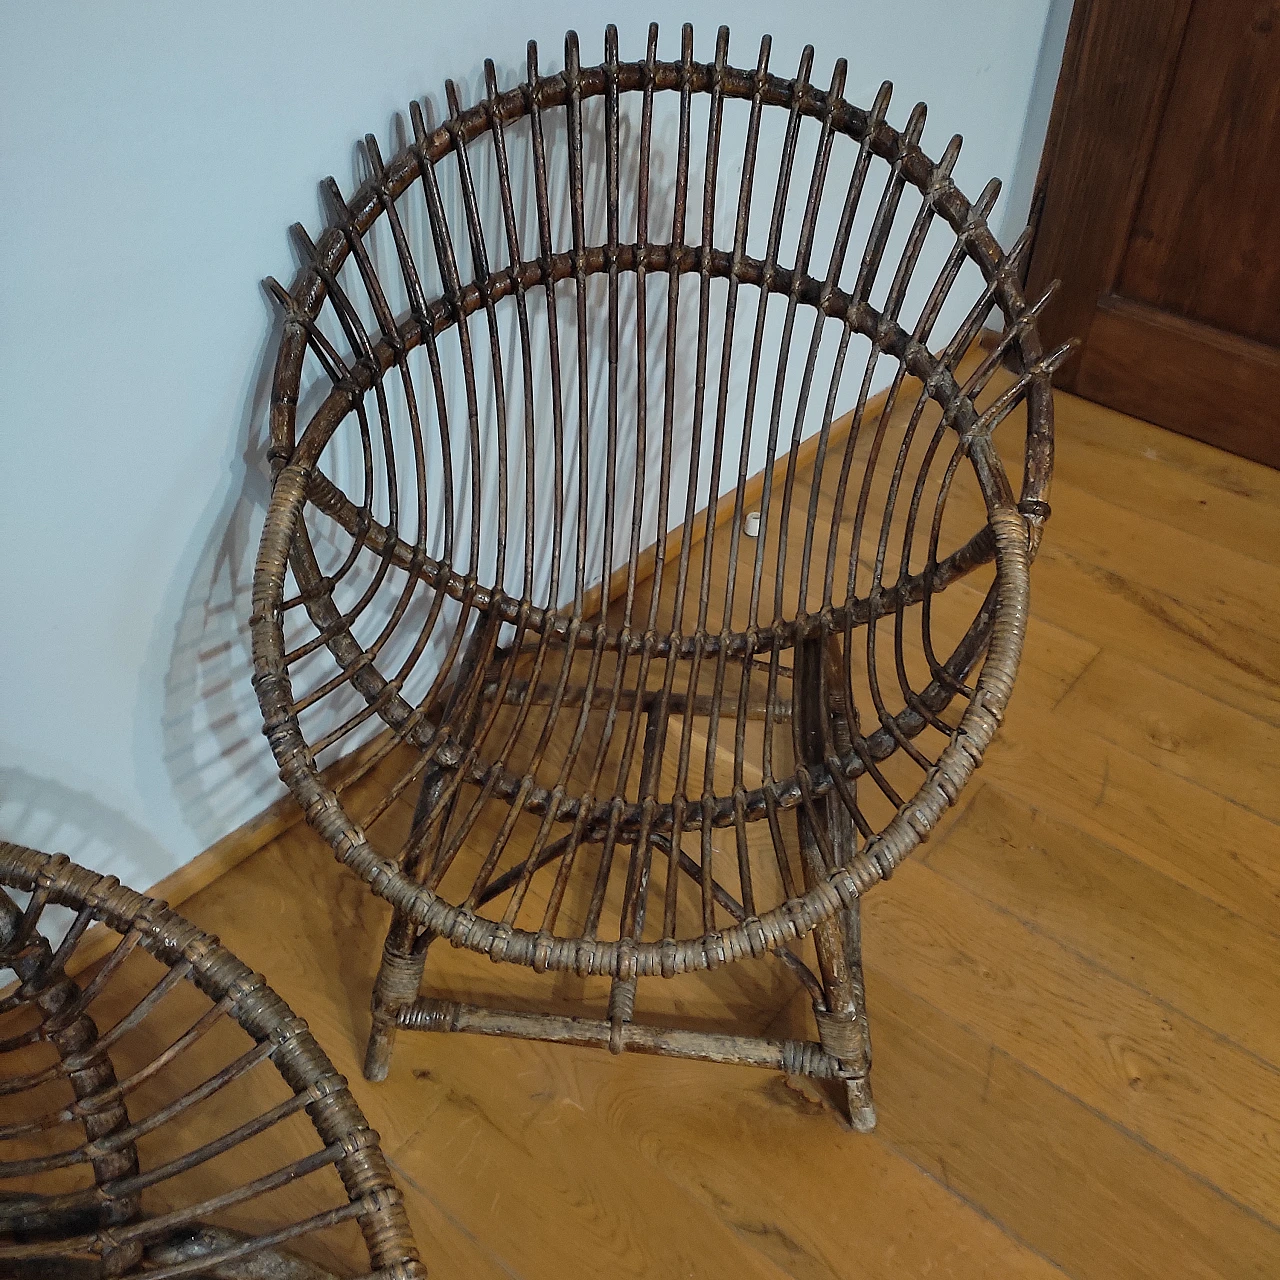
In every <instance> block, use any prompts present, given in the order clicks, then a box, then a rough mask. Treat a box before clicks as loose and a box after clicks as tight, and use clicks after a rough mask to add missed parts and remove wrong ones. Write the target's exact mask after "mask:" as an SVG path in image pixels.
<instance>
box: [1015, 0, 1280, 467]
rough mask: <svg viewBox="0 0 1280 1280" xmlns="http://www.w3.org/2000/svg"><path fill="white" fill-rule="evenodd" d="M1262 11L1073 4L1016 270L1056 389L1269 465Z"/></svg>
mask: <svg viewBox="0 0 1280 1280" xmlns="http://www.w3.org/2000/svg"><path fill="white" fill-rule="evenodd" d="M1278 121H1280V7H1277V6H1276V4H1275V3H1274V2H1273V0H1176V2H1175V3H1167V2H1160V0H1080V2H1079V3H1078V4H1077V5H1076V8H1075V12H1074V14H1073V18H1072V26H1071V31H1070V33H1069V37H1068V41H1067V46H1066V51H1065V56H1064V61H1063V66H1062V72H1061V78H1060V80H1059V84H1058V91H1057V94H1056V96H1055V98H1054V109H1053V118H1052V120H1051V123H1050V127H1049V131H1048V138H1047V143H1046V147H1045V152H1044V157H1043V160H1042V165H1041V172H1040V179H1039V183H1038V186H1037V192H1036V198H1035V201H1034V205H1033V208H1034V213H1033V216H1034V217H1035V218H1036V219H1037V223H1038V229H1037V234H1036V240H1035V245H1034V248H1033V252H1032V257H1031V262H1030V266H1029V269H1028V281H1029V285H1030V287H1031V288H1032V289H1033V290H1035V291H1038V290H1040V289H1043V288H1044V287H1045V285H1046V284H1047V283H1048V282H1049V281H1050V280H1052V279H1054V278H1060V279H1061V280H1062V281H1063V286H1064V287H1063V289H1062V294H1061V303H1060V305H1059V306H1058V307H1057V308H1056V309H1055V310H1054V312H1053V314H1051V315H1049V316H1047V317H1046V319H1045V322H1044V324H1043V326H1042V329H1043V332H1044V334H1045V336H1046V338H1047V339H1048V341H1049V342H1050V343H1055V342H1058V341H1061V340H1062V339H1065V338H1067V337H1070V336H1076V337H1078V338H1080V339H1081V340H1082V347H1081V352H1080V356H1079V358H1078V359H1077V360H1075V361H1074V362H1072V363H1070V364H1068V365H1067V366H1066V368H1065V370H1064V377H1063V380H1062V382H1061V384H1060V385H1063V386H1066V387H1069V388H1070V389H1072V390H1074V391H1076V392H1078V393H1079V394H1081V395H1085V396H1088V397H1089V398H1090V399H1093V400H1098V401H1101V402H1102V403H1104V404H1107V405H1110V406H1111V407H1113V408H1115V409H1119V410H1122V411H1124V412H1126V413H1132V414H1137V415H1141V416H1142V417H1144V418H1147V419H1149V420H1150V421H1152V422H1156V423H1159V424H1160V425H1161V426H1164V427H1168V428H1170V429H1172V430H1174V431H1178V432H1181V433H1182V434H1184V435H1189V436H1192V437H1195V438H1196V439H1199V440H1208V441H1211V442H1212V443H1214V444H1216V445H1219V446H1220V447H1222V448H1225V449H1230V450H1232V451H1233V452H1235V453H1239V454H1242V455H1244V456H1246V457H1249V458H1253V459H1255V460H1257V461H1260V462H1265V463H1267V464H1268V465H1270V466H1280V428H1278V427H1277V419H1276V408H1275V406H1276V398H1275V384H1276V374H1277V371H1280V311H1278V310H1277V307H1276V296H1277V288H1278V287H1280V268H1277V265H1276V258H1275V254H1274V253H1273V252H1272V247H1273V246H1274V244H1275V243H1276V241H1277V238H1278V237H1280V202H1278V201H1277V200H1276V182H1275V174H1276V166H1277V162H1278V157H1280V129H1278V128H1277V122H1278Z"/></svg>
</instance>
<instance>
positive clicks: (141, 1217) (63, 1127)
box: [0, 843, 426, 1280]
mask: <svg viewBox="0 0 1280 1280" xmlns="http://www.w3.org/2000/svg"><path fill="white" fill-rule="evenodd" d="M24 897H25V905H20V901H21V900H22V899H23V898H24ZM50 908H54V909H55V910H50ZM56 908H67V909H69V912H70V921H69V927H67V928H66V930H65V932H64V933H62V936H61V940H60V941H57V942H56V943H54V942H51V941H50V939H49V937H48V936H46V932H42V927H43V923H44V922H50V923H51V925H52V928H51V929H49V930H48V931H47V932H48V933H51V934H52V935H53V937H55V938H56V937H57V936H58V934H59V931H60V928H61V925H62V924H64V923H66V917H65V913H64V915H63V918H62V920H61V921H59V920H58V919H57V918H56V917H57V916H58V914H59V913H58V912H57V910H56ZM95 923H101V924H102V925H105V926H106V928H107V929H109V930H111V931H113V932H114V933H115V934H117V935H119V936H118V938H117V939H116V941H115V943H114V945H113V946H112V947H111V949H110V950H109V951H107V950H106V949H105V948H102V947H101V946H98V945H97V941H96V940H95V939H94V934H93V933H88V934H86V931H87V930H89V929H90V926H92V925H94V924H95ZM108 936H109V935H108ZM88 950H92V951H93V952H94V953H95V954H94V955H87V954H86V952H87V951H88ZM104 951H105V958H102V955H103V953H104ZM82 962H83V963H85V965H86V967H84V969H83V973H82V974H80V976H79V977H78V978H77V977H73V976H71V975H72V974H77V973H78V971H79V970H80V966H81V963H82ZM5 979H8V980H9V981H8V982H7V984H6V983H5ZM0 984H5V987H4V991H3V994H2V995H0V1055H2V1056H0V1062H3V1064H4V1065H3V1066H2V1067H0V1275H3V1276H12V1277H18V1278H22V1280H27V1278H30V1280H34V1278H35V1277H55V1276H56V1277H59V1278H60V1280H76V1278H79V1277H83V1278H84V1280H90V1278H91V1277H100V1276H101V1277H106V1276H132V1275H146V1276H147V1277H149V1278H150V1280H167V1278H168V1277H178V1276H194V1277H206V1278H207V1280H335V1275H336V1274H339V1273H340V1274H343V1275H361V1276H365V1277H366V1280H373V1278H374V1277H376V1278H377V1280H414V1278H417V1277H424V1276H425V1275H426V1271H425V1269H424V1268H423V1266H422V1264H421V1262H420V1261H419V1258H418V1252H417V1249H416V1247H415V1245H414V1243H413V1238H412V1236H411V1234H410V1231H409V1225H408V1220H407V1219H406V1217H405V1213H404V1209H403V1206H402V1203H401V1197H400V1193H399V1191H398V1190H397V1189H396V1186H395V1183H394V1182H393V1181H392V1179H391V1175H390V1174H389V1172H388V1170H387V1165H386V1161H385V1160H384V1159H383V1155H382V1152H381V1150H380V1149H379V1147H378V1135H377V1134H376V1133H374V1132H373V1131H372V1130H371V1129H370V1128H369V1126H368V1124H367V1122H366V1121H365V1118H364V1116H363V1115H361V1113H360V1109H359V1107H357V1106H356V1104H355V1102H354V1100H353V1099H352V1097H351V1095H350V1093H349V1092H348V1091H347V1086H346V1081H345V1080H343V1078H342V1077H341V1076H340V1075H339V1074H338V1073H337V1071H335V1070H334V1067H333V1064H332V1063H330V1062H329V1060H328V1058H326V1057H325V1055H324V1053H323V1052H321V1050H320V1048H319V1046H318V1045H317V1044H316V1042H315V1040H314V1039H312V1036H311V1033H310V1032H309V1031H308V1030H307V1027H306V1024H305V1023H304V1022H303V1021H302V1020H301V1019H299V1018H297V1017H295V1016H294V1014H293V1012H292V1011H291V1010H290V1009H289V1007H288V1006H287V1005H286V1004H285V1003H284V1001H283V1000H281V999H280V997H279V996H278V995H276V994H275V992H274V991H272V990H271V988H270V987H268V986H267V985H266V983H265V982H264V981H263V980H262V978H261V977H260V976H259V975H258V974H256V973H253V972H252V971H251V970H250V969H248V968H247V967H246V966H245V965H243V964H241V962H240V961H239V960H237V959H236V958H235V956H233V955H231V953H230V952H228V951H227V950H226V948H224V947H222V946H220V945H219V944H218V942H217V940H216V939H215V938H212V937H210V936H209V935H208V934H206V933H204V932H202V931H201V930H200V929H197V928H196V927H195V926H194V925H192V924H190V923H188V922H187V921H186V920H184V919H182V917H181V916H179V915H177V914H176V913H175V912H173V911H170V910H169V909H168V908H167V907H166V906H165V905H164V903H162V902H157V901H156V900H155V899H154V898H148V897H144V896H143V895H142V894H139V893H134V892H133V891H132V890H131V889H126V888H124V887H122V886H121V885H120V884H119V882H118V881H117V880H116V879H115V878H114V877H111V876H100V875H98V874H97V873H95V872H93V871H89V870H87V869H86V868H84V867H79V866H76V865H75V864H74V863H73V862H71V861H69V860H68V859H67V858H65V857H61V856H58V857H54V856H51V855H48V854H43V853H37V852H35V851H34V850H31V849H23V848H20V847H18V846H16V845H11V844H3V843H0ZM357 1224H358V1228H359V1230H356V1225H357ZM362 1237H363V1241H362ZM348 1258H349V1259H350V1265H349V1266H347V1267H345V1268H344V1267H343V1262H342V1260H343V1259H348ZM334 1268H338V1271H337V1272H335V1270H334Z"/></svg>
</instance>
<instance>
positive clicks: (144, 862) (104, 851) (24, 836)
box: [0, 767, 169, 885]
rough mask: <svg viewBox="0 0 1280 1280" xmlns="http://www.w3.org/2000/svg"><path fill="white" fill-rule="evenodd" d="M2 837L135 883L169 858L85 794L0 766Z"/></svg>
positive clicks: (126, 821) (118, 815)
mask: <svg viewBox="0 0 1280 1280" xmlns="http://www.w3.org/2000/svg"><path fill="white" fill-rule="evenodd" d="M0 797H3V799H0V830H3V831H4V838H5V839H6V840H11V841H12V842H13V843H15V844H23V845H27V846H28V847H30V848H32V849H40V850H42V851H43V852H46V853H65V854H66V855H67V856H68V857H69V858H71V859H72V861H74V862H78V863H80V864H81V866H86V867H110V868H111V870H112V873H113V874H114V875H116V876H118V877H119V878H120V880H121V881H122V882H123V883H125V884H133V885H136V884H137V883H138V881H139V880H140V879H145V878H146V876H147V875H148V874H149V872H150V869H151V868H153V867H157V866H164V865H165V864H166V863H167V862H168V861H169V857H168V855H167V854H166V852H165V851H164V850H163V849H162V848H161V847H160V845H159V844H158V843H157V842H156V839H155V837H154V836H153V835H151V833H150V832H149V831H147V830H146V829H145V828H144V827H140V826H139V825H138V824H137V823H136V822H134V821H133V820H132V819H131V818H129V817H127V816H126V815H125V814H123V813H121V812H119V810H117V809H112V808H110V807H109V806H107V805H105V804H103V803H102V801H101V800H99V799H98V798H97V797H96V796H94V795H93V794H91V793H90V792H88V791H79V790H77V789H76V788H74V787H71V786H68V785H67V784H66V783H63V782H57V781H54V780H53V779H51V778H43V777H40V776H38V775H36V774H33V773H30V772H28V771H27V770H26V769H20V768H17V767H0Z"/></svg>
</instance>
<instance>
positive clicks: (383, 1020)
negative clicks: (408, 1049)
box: [364, 912, 430, 1082]
mask: <svg viewBox="0 0 1280 1280" xmlns="http://www.w3.org/2000/svg"><path fill="white" fill-rule="evenodd" d="M429 941H430V940H429V938H427V937H426V935H419V933H418V931H417V927H416V926H415V925H414V923H413V921H412V920H410V919H409V917H408V916H406V915H403V914H401V913H400V912H396V914H395V915H394V916H393V917H392V920H391V927H390V929H388V930H387V940H386V942H385V943H383V945H382V963H381V964H380V965H379V966H378V977H377V981H376V982H375V983H374V984H373V999H372V1000H371V1002H370V1004H371V1011H372V1014H373V1025H372V1026H371V1027H370V1029H369V1044H368V1046H367V1047H366V1049H365V1054H364V1078H365V1079H366V1080H372V1081H375V1082H377V1081H382V1080H385V1079H386V1078H387V1072H388V1071H389V1070H390V1069H391V1052H392V1050H393V1049H394V1048H395V1039H396V1025H397V1024H396V1020H397V1018H398V1017H399V1014H400V1010H401V1009H404V1008H407V1007H408V1006H409V1005H412V1004H413V1003H414V1001H415V1000H417V998H418V991H419V988H420V987H421V985H422V971H423V969H424V968H425V967H426V963H427V944H428V942H429Z"/></svg>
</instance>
